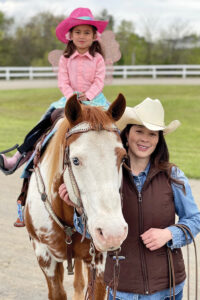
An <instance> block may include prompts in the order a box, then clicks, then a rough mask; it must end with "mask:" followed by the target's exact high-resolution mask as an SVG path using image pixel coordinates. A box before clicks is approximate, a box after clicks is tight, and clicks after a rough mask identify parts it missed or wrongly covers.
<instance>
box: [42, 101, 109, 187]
mask: <svg viewBox="0 0 200 300" xmlns="http://www.w3.org/2000/svg"><path fill="white" fill-rule="evenodd" d="M81 107H82V114H81V117H80V118H79V119H78V120H77V123H76V124H75V125H77V124H79V123H81V122H84V121H87V122H88V123H90V125H91V126H92V128H94V130H99V129H100V128H106V127H107V126H108V125H111V124H112V120H111V118H110V117H109V115H108V114H106V113H105V111H104V110H103V109H102V108H100V107H92V106H85V105H82V106H81ZM73 126H74V125H71V124H70V123H69V121H68V120H67V118H66V117H65V118H64V119H63V120H62V122H61V124H60V125H59V128H58V130H57V132H56V133H55V135H54V136H53V138H52V140H51V142H50V144H49V146H48V147H47V150H46V153H45V155H46V157H47V159H48V178H47V181H48V189H47V190H48V191H49V192H50V191H51V188H52V187H53V184H54V181H57V180H58V181H59V184H60V183H61V182H62V179H61V178H60V177H61V170H62V169H63V167H62V164H63V155H64V150H65V146H66V138H65V136H66V133H67V131H68V129H71V128H72V127H73ZM76 137H77V135H76ZM72 141H73V139H72V137H71V138H70V142H72Z"/></svg>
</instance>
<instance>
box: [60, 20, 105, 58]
mask: <svg viewBox="0 0 200 300" xmlns="http://www.w3.org/2000/svg"><path fill="white" fill-rule="evenodd" d="M89 26H90V25H89ZM91 27H92V30H93V34H94V35H95V34H96V33H97V28H96V27H95V26H92V25H91ZM74 28H75V27H73V28H71V29H70V31H69V33H70V34H71V33H72V31H73V29H74ZM75 51H76V46H75V45H74V43H73V41H69V42H68V44H67V46H66V48H65V50H64V52H63V55H64V57H67V58H69V57H70V56H71V55H72V54H73V53H74V52H75ZM96 52H98V53H100V54H101V55H102V56H103V57H104V53H103V50H102V47H101V44H100V43H99V41H94V42H93V43H92V45H91V46H90V48H89V53H90V55H92V56H95V53H96Z"/></svg>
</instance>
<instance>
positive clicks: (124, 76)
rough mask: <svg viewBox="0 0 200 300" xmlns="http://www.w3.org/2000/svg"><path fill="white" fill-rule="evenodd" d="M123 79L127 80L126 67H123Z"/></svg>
mask: <svg viewBox="0 0 200 300" xmlns="http://www.w3.org/2000/svg"><path fill="white" fill-rule="evenodd" d="M123 78H124V79H126V78H127V70H126V66H123Z"/></svg>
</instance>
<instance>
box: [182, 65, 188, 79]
mask: <svg viewBox="0 0 200 300" xmlns="http://www.w3.org/2000/svg"><path fill="white" fill-rule="evenodd" d="M186 76H187V69H186V66H183V73H182V78H183V79H185V78H186Z"/></svg>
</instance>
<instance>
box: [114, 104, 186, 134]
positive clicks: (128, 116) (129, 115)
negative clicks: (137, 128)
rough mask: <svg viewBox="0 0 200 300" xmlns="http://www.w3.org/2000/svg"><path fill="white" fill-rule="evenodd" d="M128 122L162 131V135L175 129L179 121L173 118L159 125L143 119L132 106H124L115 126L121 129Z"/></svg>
mask: <svg viewBox="0 0 200 300" xmlns="http://www.w3.org/2000/svg"><path fill="white" fill-rule="evenodd" d="M128 124H135V125H142V126H145V127H146V128H147V129H149V130H152V131H160V130H161V131H163V133H164V135H166V134H168V133H171V132H173V131H175V130H176V129H177V128H178V127H179V126H180V124H181V123H180V121H178V120H174V121H172V122H171V123H170V124H169V125H167V126H160V125H156V124H151V123H148V122H145V121H143V120H142V119H141V118H140V117H139V116H138V114H137V113H136V111H135V110H134V108H133V107H126V110H125V112H124V114H123V115H122V117H121V118H120V119H119V120H118V121H117V122H116V126H117V127H118V128H119V130H120V131H122V130H123V129H124V128H126V126H127V125H128Z"/></svg>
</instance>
